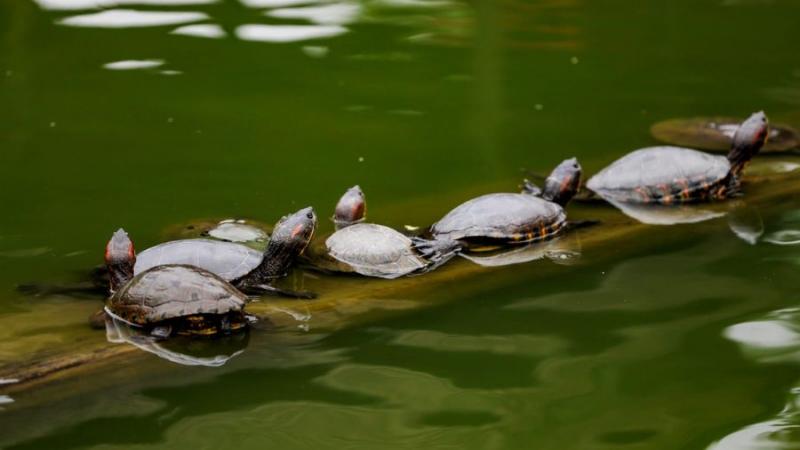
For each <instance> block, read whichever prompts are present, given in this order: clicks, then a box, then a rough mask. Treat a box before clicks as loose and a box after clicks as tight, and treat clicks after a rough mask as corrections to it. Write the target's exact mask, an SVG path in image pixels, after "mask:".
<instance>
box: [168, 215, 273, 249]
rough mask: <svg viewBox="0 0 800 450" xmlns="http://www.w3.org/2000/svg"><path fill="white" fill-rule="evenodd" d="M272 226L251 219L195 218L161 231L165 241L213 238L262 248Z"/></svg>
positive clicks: (267, 239)
mask: <svg viewBox="0 0 800 450" xmlns="http://www.w3.org/2000/svg"><path fill="white" fill-rule="evenodd" d="M271 230H272V226H271V225H268V224H265V223H262V222H258V221H255V220H251V219H225V220H216V219H195V220H190V221H188V222H184V223H179V224H174V225H170V226H168V227H167V228H165V229H164V230H163V231H162V232H161V237H162V239H163V240H165V241H173V240H178V239H199V238H206V239H215V240H220V241H229V242H236V243H240V244H244V245H247V246H249V247H253V248H255V249H256V250H263V249H264V248H265V247H266V244H267V242H268V241H269V235H270V232H271Z"/></svg>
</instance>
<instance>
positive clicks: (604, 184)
mask: <svg viewBox="0 0 800 450" xmlns="http://www.w3.org/2000/svg"><path fill="white" fill-rule="evenodd" d="M768 130H769V125H768V122H767V117H766V115H764V113H763V112H757V113H754V114H752V115H751V116H750V117H749V118H748V119H747V120H746V121H744V122H743V123H742V125H741V126H740V127H739V128H738V129H737V130H736V134H735V135H734V137H733V143H732V145H731V150H730V152H729V153H728V156H727V158H726V157H724V156H714V155H709V154H707V153H703V152H699V151H697V150H691V149H688V148H681V147H648V148H643V149H639V150H636V151H634V152H631V153H629V154H627V155H625V156H623V157H622V158H620V159H618V160H616V161H615V162H613V163H612V164H611V165H610V166H608V167H606V168H605V169H603V170H601V171H600V172H599V173H598V174H597V175H595V176H594V177H592V178H590V179H589V181H588V182H587V183H586V186H587V187H588V188H589V189H591V190H592V191H593V192H595V193H596V194H597V195H599V196H600V197H602V198H603V199H605V200H608V201H611V202H624V203H644V204H653V203H660V204H664V205H671V204H676V203H691V202H700V201H709V200H722V199H725V198H729V197H731V196H734V195H736V194H737V193H738V192H739V190H740V181H739V177H740V175H741V173H742V170H743V169H744V167H745V166H746V165H747V163H748V162H749V161H750V159H752V158H753V156H755V155H756V153H758V151H759V150H760V149H761V147H762V146H763V145H764V142H765V141H766V139H767V134H768Z"/></svg>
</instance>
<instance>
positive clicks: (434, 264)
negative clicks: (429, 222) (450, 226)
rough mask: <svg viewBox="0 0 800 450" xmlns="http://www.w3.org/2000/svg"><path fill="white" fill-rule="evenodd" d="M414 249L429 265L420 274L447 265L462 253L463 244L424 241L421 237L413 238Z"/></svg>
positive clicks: (450, 240)
mask: <svg viewBox="0 0 800 450" xmlns="http://www.w3.org/2000/svg"><path fill="white" fill-rule="evenodd" d="M411 242H412V243H413V245H414V249H415V250H416V251H417V252H419V254H420V256H422V257H423V258H424V259H425V261H427V263H428V264H427V265H426V266H425V267H424V268H423V269H422V270H421V271H420V273H425V272H430V271H431V270H434V269H436V268H438V267H439V266H441V265H442V264H444V263H446V262H447V261H449V260H450V258H452V257H454V256H456V255H457V254H459V253H461V249H462V246H461V243H460V242H458V241H456V240H453V239H424V238H421V237H413V238H411Z"/></svg>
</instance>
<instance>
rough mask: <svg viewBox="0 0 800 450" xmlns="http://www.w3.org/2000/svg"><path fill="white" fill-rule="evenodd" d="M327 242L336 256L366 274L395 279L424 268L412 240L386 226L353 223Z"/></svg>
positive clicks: (331, 252) (334, 256)
mask: <svg viewBox="0 0 800 450" xmlns="http://www.w3.org/2000/svg"><path fill="white" fill-rule="evenodd" d="M325 245H326V246H327V248H328V252H329V254H330V255H331V256H332V257H333V258H335V259H336V260H338V261H340V262H343V263H345V264H347V265H350V266H352V267H353V268H354V269H355V270H356V272H358V273H361V274H364V275H370V276H378V277H383V278H394V277H395V276H401V275H405V274H407V273H410V272H413V271H414V270H417V269H421V268H423V267H425V262H424V261H422V259H421V258H420V257H419V256H417V254H416V253H415V252H414V250H413V243H412V242H411V239H409V238H408V237H406V236H404V235H403V234H401V233H399V232H397V231H396V230H393V229H391V228H389V227H386V226H383V225H377V224H371V223H360V224H355V225H351V226H349V227H346V228H343V229H341V230H339V231H337V232H336V233H334V234H332V235H331V236H330V237H329V238H328V239H327V240H326V241H325Z"/></svg>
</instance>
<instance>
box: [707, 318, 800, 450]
mask: <svg viewBox="0 0 800 450" xmlns="http://www.w3.org/2000/svg"><path fill="white" fill-rule="evenodd" d="M724 335H725V337H727V338H728V339H730V340H732V341H734V342H736V343H738V344H739V345H740V346H741V349H742V352H743V353H744V354H745V355H746V356H747V357H748V358H750V359H752V360H754V361H756V362H758V363H761V364H774V363H784V362H789V363H793V364H797V363H800V308H789V309H782V310H778V311H775V312H772V313H770V314H767V315H766V316H765V317H764V318H763V319H759V320H755V321H751V322H743V323H739V324H736V325H731V326H730V327H728V328H727V329H726V330H725V332H724ZM780 449H800V380H798V382H797V385H796V386H795V387H793V388H792V389H791V390H790V391H789V398H788V400H787V402H786V405H785V406H784V408H783V409H782V410H781V411H780V412H779V413H777V414H776V415H775V417H774V418H772V419H769V420H765V421H763V422H758V423H755V424H752V425H748V426H746V427H744V428H742V429H740V430H737V431H734V432H733V433H731V434H729V435H727V436H725V437H723V438H722V439H720V440H719V441H718V442H715V443H714V444H712V445H711V446H710V447H709V450H780Z"/></svg>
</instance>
